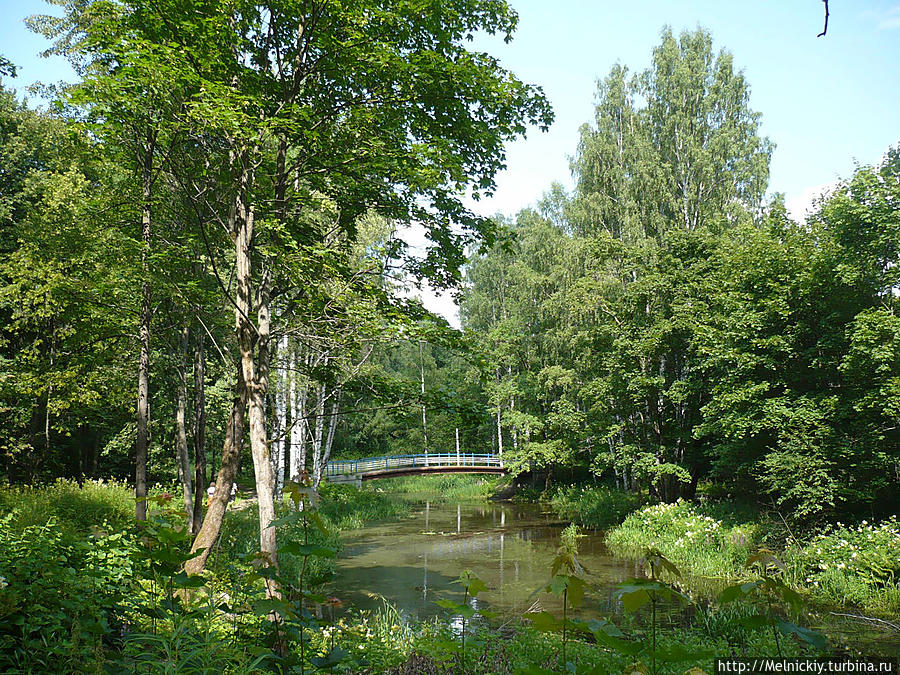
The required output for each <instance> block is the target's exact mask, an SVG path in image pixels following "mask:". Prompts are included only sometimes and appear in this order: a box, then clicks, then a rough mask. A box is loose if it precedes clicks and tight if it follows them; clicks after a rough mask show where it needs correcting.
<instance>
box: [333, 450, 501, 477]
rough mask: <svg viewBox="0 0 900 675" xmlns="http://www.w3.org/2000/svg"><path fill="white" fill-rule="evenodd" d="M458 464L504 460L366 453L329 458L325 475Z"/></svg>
mask: <svg viewBox="0 0 900 675" xmlns="http://www.w3.org/2000/svg"><path fill="white" fill-rule="evenodd" d="M420 467H421V468H423V469H425V468H438V467H448V468H449V467H459V468H466V469H472V468H479V469H502V468H503V460H502V459H501V458H500V457H499V456H498V455H476V454H471V453H455V452H447V453H428V454H427V455H426V454H422V455H390V456H385V457H366V458H365V459H350V460H340V461H332V462H328V464H327V465H326V466H325V476H326V477H328V476H352V475H364V474H367V473H380V472H383V471H394V470H399V469H416V468H420Z"/></svg>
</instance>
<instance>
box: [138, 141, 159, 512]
mask: <svg viewBox="0 0 900 675" xmlns="http://www.w3.org/2000/svg"><path fill="white" fill-rule="evenodd" d="M153 151H154V139H153V136H152V134H150V135H148V138H147V146H146V147H145V148H144V156H143V165H142V167H141V181H142V186H141V244H142V247H141V272H142V274H143V281H142V282H141V317H140V331H139V336H140V344H141V351H140V357H139V360H138V395H137V415H136V416H137V439H136V441H135V448H134V496H135V499H136V502H135V515H136V516H137V519H138V520H146V519H147V447H148V445H149V440H150V438H149V425H150V313H151V305H150V280H149V278H148V277H149V275H150V272H149V267H150V264H149V261H148V255H149V253H150V223H151V212H150V200H151V197H152V187H153Z"/></svg>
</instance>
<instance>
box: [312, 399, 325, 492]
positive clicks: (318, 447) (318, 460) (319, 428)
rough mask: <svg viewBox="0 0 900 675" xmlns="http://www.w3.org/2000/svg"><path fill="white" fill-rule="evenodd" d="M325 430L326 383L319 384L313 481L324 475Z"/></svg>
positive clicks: (314, 439)
mask: <svg viewBox="0 0 900 675" xmlns="http://www.w3.org/2000/svg"><path fill="white" fill-rule="evenodd" d="M324 430H325V385H324V384H320V385H319V400H318V401H316V435H315V437H314V438H313V481H315V480H316V477H317V476H321V475H322V434H323V432H324Z"/></svg>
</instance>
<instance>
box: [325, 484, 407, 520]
mask: <svg viewBox="0 0 900 675" xmlns="http://www.w3.org/2000/svg"><path fill="white" fill-rule="evenodd" d="M381 482H384V481H376V483H381ZM319 494H320V496H321V502H320V506H319V510H320V511H321V513H322V515H323V516H325V517H326V518H327V519H328V520H329V522H330V523H331V524H332V525H333V526H334V528H335V529H339V530H355V529H359V528H360V527H362V526H363V525H365V524H366V523H370V522H374V521H378V520H388V519H390V518H398V517H402V516H405V515H407V514H408V513H409V512H410V506H409V505H408V504H407V503H405V502H403V501H401V500H399V499H396V498H394V495H393V494H391V493H389V492H386V491H384V490H379V489H373V488H372V487H370V486H369V485H365V486H364V487H363V488H362V489H359V488H356V487H354V486H352V485H327V484H323V485H322V486H321V487H320V489H319Z"/></svg>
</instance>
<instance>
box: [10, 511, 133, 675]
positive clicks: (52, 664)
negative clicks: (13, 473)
mask: <svg viewBox="0 0 900 675" xmlns="http://www.w3.org/2000/svg"><path fill="white" fill-rule="evenodd" d="M18 515H19V514H18V513H17V512H16V511H15V510H13V511H11V512H8V513H6V514H5V515H3V516H2V517H0V578H2V580H3V583H2V584H0V636H2V637H0V669H2V670H4V671H10V672H14V671H15V672H28V671H44V672H68V671H71V670H73V669H76V668H81V667H86V666H87V664H99V663H102V661H103V660H104V640H105V639H108V638H109V637H110V636H112V635H115V634H116V633H117V632H118V631H120V629H121V628H122V626H123V623H124V620H125V616H126V614H125V609H126V607H127V605H128V604H129V600H130V597H131V593H132V591H133V584H134V581H133V578H134V577H133V574H134V571H135V570H134V565H133V563H132V560H131V554H132V553H133V552H134V550H135V541H134V538H133V537H131V536H129V535H127V534H124V533H121V532H116V533H108V532H103V531H102V529H101V528H99V527H97V526H95V534H93V535H89V536H88V535H87V533H86V532H83V533H82V536H80V537H77V536H75V535H73V534H72V530H71V528H62V527H60V525H59V524H58V522H57V521H56V519H55V518H53V517H51V518H50V519H49V520H47V521H46V522H45V523H43V524H41V525H37V524H29V525H25V526H24V527H22V526H20V525H19V518H18Z"/></svg>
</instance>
